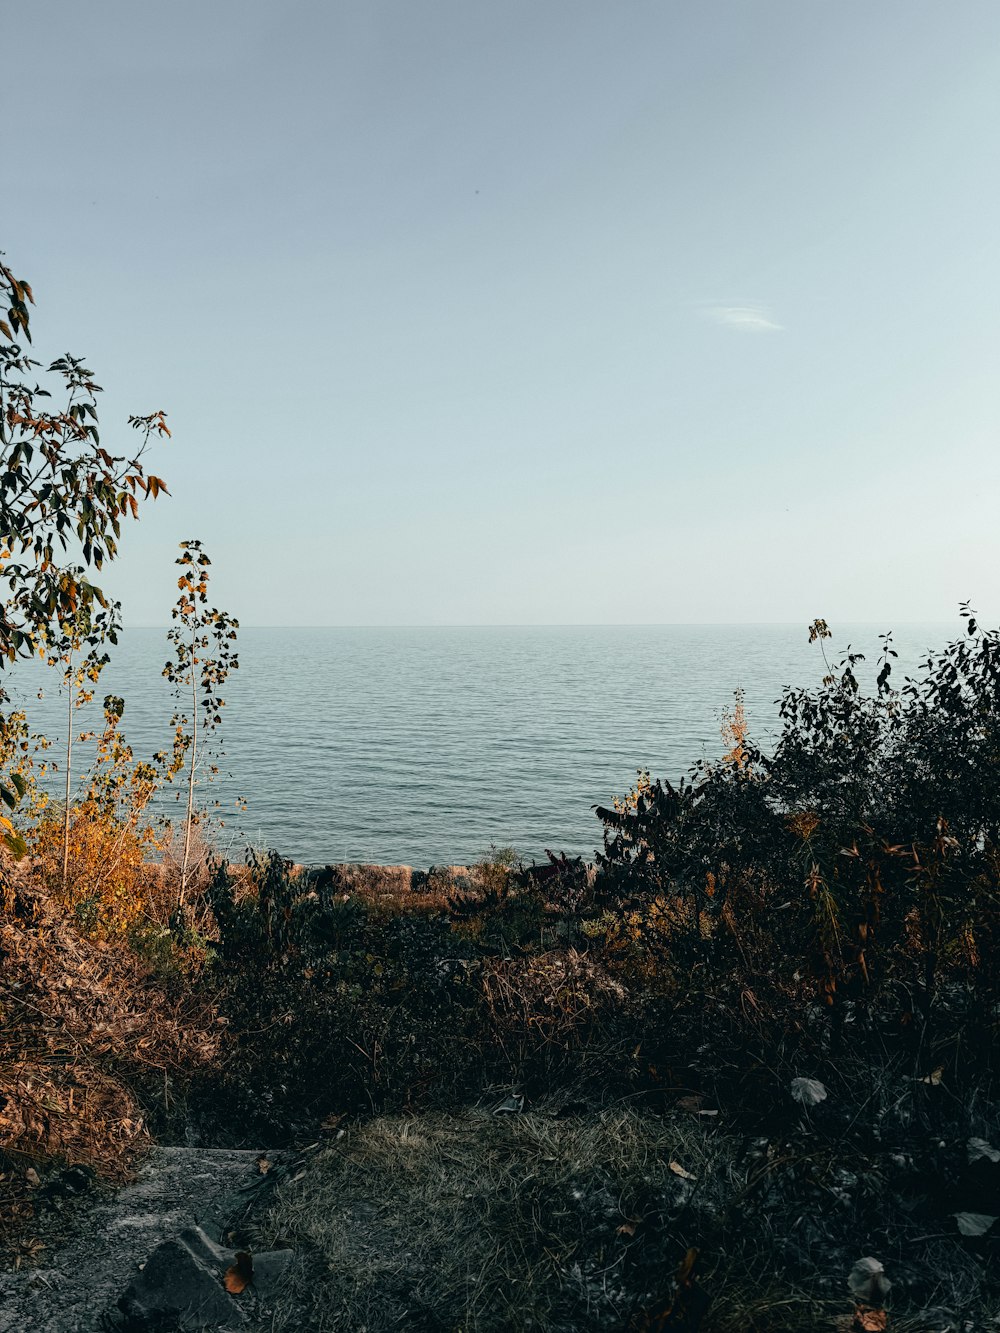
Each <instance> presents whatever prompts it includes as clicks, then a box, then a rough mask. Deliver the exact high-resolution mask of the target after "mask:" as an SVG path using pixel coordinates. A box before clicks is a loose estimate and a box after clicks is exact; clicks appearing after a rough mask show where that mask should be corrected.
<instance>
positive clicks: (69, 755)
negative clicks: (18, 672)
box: [62, 652, 73, 896]
mask: <svg viewBox="0 0 1000 1333" xmlns="http://www.w3.org/2000/svg"><path fill="white" fill-rule="evenodd" d="M66 693H67V695H68V696H69V703H68V705H67V710H66V808H65V809H64V811H63V863H62V891H63V895H64V896H65V895H66V894H67V893H68V892H69V802H70V796H71V795H72V790H73V787H72V774H73V654H72V652H71V653H70V655H69V670H68V672H67V673H66Z"/></svg>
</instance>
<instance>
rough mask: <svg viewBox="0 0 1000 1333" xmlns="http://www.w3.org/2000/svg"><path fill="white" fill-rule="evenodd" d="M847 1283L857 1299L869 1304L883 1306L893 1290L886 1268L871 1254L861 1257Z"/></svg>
mask: <svg viewBox="0 0 1000 1333" xmlns="http://www.w3.org/2000/svg"><path fill="white" fill-rule="evenodd" d="M847 1285H848V1286H849V1287H850V1289H851V1294H852V1295H853V1296H854V1297H855V1299H856V1300H859V1301H864V1302H865V1303H866V1304H868V1305H874V1306H877V1307H881V1306H883V1305H884V1304H885V1298H886V1297H887V1296H888V1295H889V1292H890V1291H891V1290H892V1283H891V1282H890V1281H889V1279H888V1278H887V1277H886V1275H885V1269H884V1268H883V1267H882V1264H881V1263H880V1262H879V1260H878V1259H875V1258H873V1257H872V1256H871V1255H868V1256H866V1257H865V1258H864V1259H859V1260H858V1262H857V1263H856V1264H855V1265H854V1267H853V1268H852V1269H851V1271H850V1274H849V1275H848V1278H847Z"/></svg>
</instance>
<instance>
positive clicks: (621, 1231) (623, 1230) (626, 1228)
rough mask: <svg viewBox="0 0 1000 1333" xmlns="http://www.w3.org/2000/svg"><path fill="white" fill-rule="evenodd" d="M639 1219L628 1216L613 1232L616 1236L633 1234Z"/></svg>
mask: <svg viewBox="0 0 1000 1333" xmlns="http://www.w3.org/2000/svg"><path fill="white" fill-rule="evenodd" d="M640 1221H641V1219H640V1218H638V1217H630V1218H629V1219H628V1221H627V1222H623V1223H622V1224H621V1226H620V1227H619V1228H618V1230H617V1231H616V1232H615V1235H616V1236H634V1235H635V1229H636V1227H637V1226H638V1225H639V1222H640Z"/></svg>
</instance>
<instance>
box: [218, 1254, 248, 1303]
mask: <svg viewBox="0 0 1000 1333" xmlns="http://www.w3.org/2000/svg"><path fill="white" fill-rule="evenodd" d="M252 1281H253V1258H252V1256H251V1255H249V1254H247V1252H246V1250H237V1251H236V1262H235V1263H234V1264H233V1266H232V1268H227V1269H226V1276H225V1277H224V1278H223V1279H222V1283H223V1286H224V1287H225V1288H226V1290H227V1291H228V1292H229V1294H230V1296H238V1295H239V1294H240V1292H241V1291H245V1290H246V1288H247V1287H248V1286H249V1285H250V1283H251V1282H252Z"/></svg>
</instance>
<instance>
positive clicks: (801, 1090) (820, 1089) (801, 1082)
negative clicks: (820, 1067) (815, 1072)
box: [791, 1078, 827, 1106]
mask: <svg viewBox="0 0 1000 1333" xmlns="http://www.w3.org/2000/svg"><path fill="white" fill-rule="evenodd" d="M791 1093H792V1096H793V1097H794V1098H795V1100H796V1101H797V1102H799V1104H800V1105H802V1106H818V1105H819V1103H820V1102H822V1101H825V1100H826V1096H827V1092H826V1088H824V1086H823V1084H822V1083H820V1081H819V1079H818V1078H793V1079H792V1086H791Z"/></svg>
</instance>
